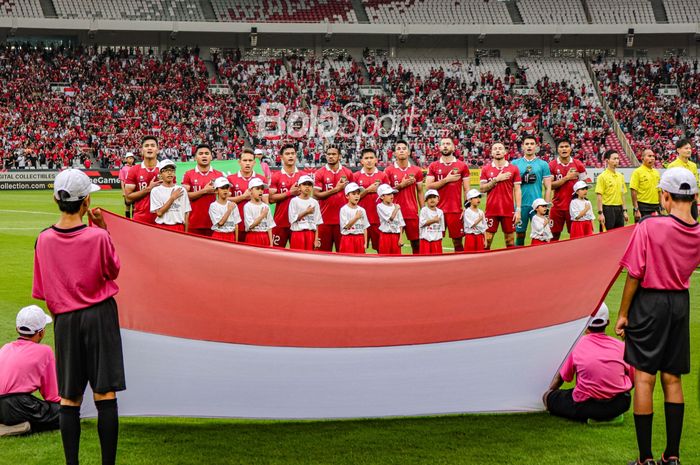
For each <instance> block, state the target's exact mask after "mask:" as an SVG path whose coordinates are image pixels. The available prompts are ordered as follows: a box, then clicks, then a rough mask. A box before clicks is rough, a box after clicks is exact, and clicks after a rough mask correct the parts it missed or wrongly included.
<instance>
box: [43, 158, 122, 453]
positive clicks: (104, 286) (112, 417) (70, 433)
mask: <svg viewBox="0 0 700 465" xmlns="http://www.w3.org/2000/svg"><path fill="white" fill-rule="evenodd" d="M97 190H99V187H97V186H95V185H93V184H92V183H91V182H90V178H88V177H87V175H85V173H83V172H82V171H79V170H74V169H68V170H65V171H62V172H60V173H59V174H58V175H57V176H56V179H55V181H54V198H55V200H56V203H57V204H58V208H59V210H60V211H61V218H60V219H59V220H58V222H57V223H56V224H55V225H53V226H51V227H50V228H47V229H45V230H44V231H42V232H41V234H39V237H38V238H37V240H36V245H35V251H34V285H33V289H32V296H33V297H34V298H36V299H41V300H45V301H46V306H47V308H48V309H49V311H51V313H52V314H53V315H54V319H55V321H56V323H55V324H54V334H55V343H56V371H57V375H58V392H59V395H60V396H61V408H60V414H59V418H60V425H61V439H62V440H63V450H64V452H65V457H66V464H67V465H73V464H77V463H78V448H79V443H80V404H81V403H82V401H83V394H84V392H85V387H86V385H87V383H90V386H91V387H92V392H93V393H94V400H95V406H96V407H97V433H98V435H99V438H100V447H101V450H102V464H103V465H112V464H114V462H115V460H116V455H117V437H118V432H119V415H118V412H117V398H116V394H115V393H116V392H117V391H123V390H124V389H126V384H125V381H124V361H123V357H122V342H121V334H120V332H119V316H118V314H117V304H116V302H115V300H114V295H115V294H116V293H117V292H118V290H119V288H118V287H117V284H116V283H115V282H114V280H115V279H116V278H117V275H118V274H119V268H120V262H119V258H118V257H117V254H116V252H115V250H114V245H113V244H112V240H111V239H110V237H109V233H108V232H107V229H106V225H105V222H104V219H103V218H102V213H101V212H100V210H99V209H95V210H90V209H89V208H90V194H91V193H92V192H95V191H97ZM86 214H87V215H88V216H89V217H90V220H91V221H92V223H93V224H94V225H96V226H97V227H88V226H85V224H83V218H84V216H85V215H86Z"/></svg>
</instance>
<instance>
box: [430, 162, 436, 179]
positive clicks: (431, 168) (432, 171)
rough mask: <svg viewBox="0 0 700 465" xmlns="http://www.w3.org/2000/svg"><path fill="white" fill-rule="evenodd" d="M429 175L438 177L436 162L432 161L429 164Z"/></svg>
mask: <svg viewBox="0 0 700 465" xmlns="http://www.w3.org/2000/svg"><path fill="white" fill-rule="evenodd" d="M428 176H433V177H436V174H435V162H433V163H431V164H430V165H429V166H428Z"/></svg>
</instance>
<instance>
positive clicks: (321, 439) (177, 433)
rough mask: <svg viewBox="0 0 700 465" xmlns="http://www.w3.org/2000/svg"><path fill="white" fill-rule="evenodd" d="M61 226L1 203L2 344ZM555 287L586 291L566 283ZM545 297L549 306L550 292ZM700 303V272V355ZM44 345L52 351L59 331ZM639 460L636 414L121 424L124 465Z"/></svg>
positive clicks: (9, 200) (98, 197) (20, 205)
mask: <svg viewBox="0 0 700 465" xmlns="http://www.w3.org/2000/svg"><path fill="white" fill-rule="evenodd" d="M93 205H95V206H97V205H99V206H102V207H104V208H106V209H108V210H111V211H115V212H117V213H119V212H120V209H121V199H120V197H119V194H118V193H116V192H105V193H97V194H95V195H94V196H93ZM57 216H58V214H57V209H56V207H55V205H54V203H53V202H52V200H51V194H50V193H49V192H46V191H43V192H3V193H1V194H0V264H1V266H0V283H2V284H1V285H0V344H1V343H5V342H8V341H10V340H13V339H14V338H15V331H14V318H15V315H16V312H17V310H18V309H19V308H20V307H22V306H24V305H28V304H30V303H34V302H35V301H34V300H33V299H31V297H30V294H31V280H32V260H33V244H34V240H35V238H36V236H37V234H38V233H39V231H41V229H43V228H45V227H47V226H50V225H51V224H52V223H53V222H54V221H55V220H56V218H57ZM497 238H498V239H497V242H496V244H495V247H500V246H502V244H503V242H502V235H501V234H498V236H497ZM444 245H445V247H449V246H451V242H450V241H449V240H446V241H445V242H444ZM543 266H559V265H557V264H551V265H547V264H544V265H543ZM563 276H564V277H565V274H563ZM623 282H624V274H623V275H622V276H621V278H620V279H619V280H618V281H617V282H616V283H615V285H614V286H613V288H612V289H611V291H610V293H609V295H608V298H607V299H606V300H607V302H608V304H609V306H610V308H611V318H612V319H613V321H614V319H615V317H616V314H617V307H618V305H619V301H620V295H621V291H622V284H623ZM553 285H567V286H569V285H576V284H575V283H567V282H565V281H562V283H561V284H556V283H555V284H553ZM580 285H585V283H581V284H580ZM541 292H542V294H543V295H544V296H546V292H547V291H546V288H543V289H542V290H541ZM538 298H539V297H538ZM699 301H700V273H697V272H696V274H694V276H693V278H692V284H691V305H692V307H691V308H692V313H693V315H692V316H691V338H692V342H691V344H692V346H691V347H692V348H693V349H695V350H694V351H693V354H694V355H696V354H697V353H698V351H697V349H696V348H697V347H698V343H700V341H699V340H698V337H700V322H698V320H697V318H698V316H699V314H700V310H698V302H699ZM36 303H38V304H40V305H42V307H43V306H44V305H43V302H36ZM610 332H611V331H610V329H609V330H608V333H610ZM45 342H46V343H48V344H50V345H53V330H52V329H51V328H49V330H48V331H47V337H46V339H45ZM697 376H698V358H697V356H695V358H694V359H693V365H692V373H691V375H689V376H687V377H685V378H684V389H685V392H686V402H687V407H686V415H685V426H684V433H683V443H682V450H681V456H682V460H683V462H684V463H686V464H696V463H700V445H698V441H697V438H698V437H700V412H699V411H698V389H697V388H698V378H697ZM513 382H514V383H516V382H517V380H513ZM155 394H156V393H154V395H155ZM205 395H206V394H205ZM655 410H656V412H657V414H656V415H655V425H654V426H655V429H654V446H655V447H654V452H655V453H656V455H657V456H658V455H660V453H661V451H662V448H663V445H664V444H665V431H664V429H663V428H662V423H663V399H662V396H661V390H660V388H657V390H656V397H655ZM82 437H83V440H82V444H81V458H82V462H81V463H83V464H88V465H89V464H98V463H100V454H99V443H98V438H97V430H96V423H95V421H94V420H85V421H84V422H83V434H82ZM635 455H636V446H635V439H634V425H633V423H632V417H631V414H627V415H626V417H625V423H624V425H622V426H619V427H596V428H594V427H589V426H586V425H579V424H575V423H572V422H568V421H564V420H560V419H557V418H552V417H550V416H549V415H548V414H545V413H535V414H514V415H451V416H439V417H419V418H415V417H414V418H392V419H370V420H344V421H296V422H295V421H254V420H210V419H187V418H123V419H122V420H121V431H120V445H119V455H118V463H121V464H129V465H141V464H144V465H145V464H152V463H157V464H159V465H161V464H163V465H165V464H194V463H203V464H238V463H240V464H250V465H253V464H402V465H403V464H433V463H440V464H461V463H469V462H474V463H479V464H512V465H516V464H522V463H529V462H536V463H538V464H545V465H555V464H556V465H559V464H572V465H583V464H591V463H594V464H622V463H626V461H627V460H631V459H632V458H634V456H635ZM62 463H64V462H63V451H62V447H61V440H60V435H59V434H58V433H57V432H54V433H45V434H40V435H35V436H29V437H23V438H3V439H2V440H1V441H0V465H52V464H56V465H58V464H62Z"/></svg>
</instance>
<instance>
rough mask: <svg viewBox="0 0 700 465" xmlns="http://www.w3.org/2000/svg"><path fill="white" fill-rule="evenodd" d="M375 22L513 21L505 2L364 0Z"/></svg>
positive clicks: (469, 22)
mask: <svg viewBox="0 0 700 465" xmlns="http://www.w3.org/2000/svg"><path fill="white" fill-rule="evenodd" d="M362 3H363V5H364V6H365V10H366V11H367V16H368V17H369V19H370V22H372V23H384V24H413V23H418V24H480V23H483V24H512V22H513V21H512V20H511V18H510V15H509V14H508V9H507V7H506V6H505V4H504V3H503V2H488V1H484V0H460V1H455V0H410V1H407V0H362Z"/></svg>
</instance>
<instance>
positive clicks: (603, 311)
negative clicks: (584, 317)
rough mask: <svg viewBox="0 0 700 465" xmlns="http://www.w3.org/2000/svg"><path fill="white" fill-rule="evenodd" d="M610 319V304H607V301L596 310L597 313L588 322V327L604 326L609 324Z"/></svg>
mask: <svg viewBox="0 0 700 465" xmlns="http://www.w3.org/2000/svg"><path fill="white" fill-rule="evenodd" d="M609 321H610V311H609V310H608V306H607V305H605V302H603V303H602V304H600V308H599V309H598V311H597V312H596V314H595V315H593V316H592V317H591V319H590V321H589V322H588V327H589V328H602V327H603V326H605V325H607V324H608V322H609Z"/></svg>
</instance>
